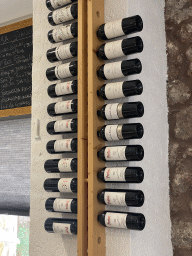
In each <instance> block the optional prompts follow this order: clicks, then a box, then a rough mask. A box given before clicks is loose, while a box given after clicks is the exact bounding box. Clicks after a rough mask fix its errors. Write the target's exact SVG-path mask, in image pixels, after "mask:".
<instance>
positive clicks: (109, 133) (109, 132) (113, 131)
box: [105, 125, 119, 141]
mask: <svg viewBox="0 0 192 256" xmlns="http://www.w3.org/2000/svg"><path fill="white" fill-rule="evenodd" d="M117 127H118V125H107V126H106V127H105V138H106V139H107V140H108V141H114V140H119V138H118V136H117Z"/></svg>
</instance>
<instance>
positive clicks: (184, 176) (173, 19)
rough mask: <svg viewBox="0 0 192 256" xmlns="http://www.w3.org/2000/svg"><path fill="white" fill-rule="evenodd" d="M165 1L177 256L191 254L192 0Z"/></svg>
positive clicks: (173, 239)
mask: <svg viewBox="0 0 192 256" xmlns="http://www.w3.org/2000/svg"><path fill="white" fill-rule="evenodd" d="M165 3H166V5H165V19H166V36H167V55H168V81H167V93H168V106H169V136H170V143H169V167H170V203H171V220H172V243H173V249H174V256H191V255H192V96H191V94H192V1H191V0H166V1H165Z"/></svg>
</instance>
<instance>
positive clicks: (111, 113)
mask: <svg viewBox="0 0 192 256" xmlns="http://www.w3.org/2000/svg"><path fill="white" fill-rule="evenodd" d="M143 114H144V106H143V104H142V103H141V102H131V103H127V102H126V103H113V104H106V105H104V106H103V107H102V108H101V109H100V110H98V111H97V115H98V116H99V117H102V118H103V119H105V120H112V119H122V118H134V117H142V116H143Z"/></svg>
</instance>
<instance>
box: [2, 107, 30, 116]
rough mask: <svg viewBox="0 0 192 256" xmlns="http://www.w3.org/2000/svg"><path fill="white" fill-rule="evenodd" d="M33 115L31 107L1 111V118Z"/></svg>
mask: <svg viewBox="0 0 192 256" xmlns="http://www.w3.org/2000/svg"><path fill="white" fill-rule="evenodd" d="M28 114H31V107H22V108H11V109H5V110H0V117H6V116H20V115H28Z"/></svg>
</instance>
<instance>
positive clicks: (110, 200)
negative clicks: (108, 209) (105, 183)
mask: <svg viewBox="0 0 192 256" xmlns="http://www.w3.org/2000/svg"><path fill="white" fill-rule="evenodd" d="M125 194H126V193H121V192H118V193H116V192H105V195H104V201H105V203H106V204H108V205H120V206H127V204H126V202H125Z"/></svg>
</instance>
